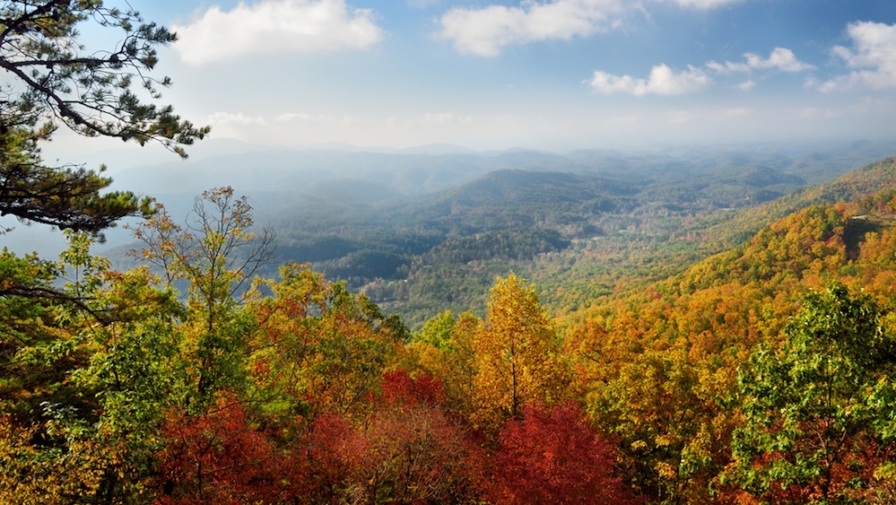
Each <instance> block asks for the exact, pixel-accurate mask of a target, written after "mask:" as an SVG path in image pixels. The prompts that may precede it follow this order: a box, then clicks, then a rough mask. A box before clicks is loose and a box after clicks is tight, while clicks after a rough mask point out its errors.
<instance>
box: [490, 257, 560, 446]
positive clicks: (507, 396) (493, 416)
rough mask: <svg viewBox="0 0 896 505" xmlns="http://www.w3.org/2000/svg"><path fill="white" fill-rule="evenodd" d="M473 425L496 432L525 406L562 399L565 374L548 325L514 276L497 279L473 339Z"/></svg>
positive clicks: (532, 296)
mask: <svg viewBox="0 0 896 505" xmlns="http://www.w3.org/2000/svg"><path fill="white" fill-rule="evenodd" d="M472 343H473V351H474V353H475V364H476V372H475V375H474V377H473V383H472V386H473V391H472V393H473V403H474V412H473V416H472V421H473V423H474V425H477V426H480V427H484V428H495V427H498V426H500V425H501V424H502V423H503V421H505V420H506V419H507V418H509V417H519V416H520V414H521V412H522V407H523V406H524V405H525V404H527V403H532V402H541V403H544V404H546V405H550V404H552V403H556V402H558V401H561V400H563V399H565V398H566V396H567V391H568V386H569V375H570V374H569V372H568V370H567V367H566V366H565V363H564V362H563V361H562V360H561V359H560V355H559V341H558V339H557V336H556V333H555V331H554V327H553V322H552V320H551V318H550V316H549V315H548V313H547V311H546V310H545V309H544V308H543V307H542V306H541V304H540V303H539V301H538V295H537V294H536V293H535V288H534V287H533V286H530V285H528V284H527V283H526V282H525V281H524V280H523V279H520V278H519V277H517V276H516V275H514V274H510V275H509V276H507V277H506V278H500V277H499V278H498V279H497V280H496V282H495V285H494V286H493V287H492V289H491V291H490V296H489V301H488V307H487V313H486V319H485V322H484V324H483V325H482V326H481V328H480V330H479V331H477V332H476V333H475V334H474V336H473V342H472Z"/></svg>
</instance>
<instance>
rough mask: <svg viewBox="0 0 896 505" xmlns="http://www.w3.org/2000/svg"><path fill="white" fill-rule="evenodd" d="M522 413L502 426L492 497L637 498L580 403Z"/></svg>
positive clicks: (594, 504)
mask: <svg viewBox="0 0 896 505" xmlns="http://www.w3.org/2000/svg"><path fill="white" fill-rule="evenodd" d="M522 414H523V418H522V419H521V420H510V421H508V422H507V423H506V424H505V425H504V427H503V428H502V429H501V432H500V439H501V446H500V448H499V449H498V450H497V451H496V452H495V454H494V460H493V464H494V466H493V470H492V471H493V479H492V486H491V488H490V489H489V492H488V498H489V502H490V503H494V504H495V505H527V504H543V503H552V504H557V505H578V504H589V505H600V504H607V505H610V504H612V505H620V504H632V503H638V501H637V500H636V499H634V498H633V496H632V495H631V493H630V492H629V491H628V490H627V489H626V488H625V486H624V485H623V484H622V481H621V479H620V478H618V477H616V476H615V475H614V472H613V462H614V457H613V449H612V446H611V445H610V444H609V443H608V442H607V441H605V440H603V439H601V438H600V437H598V436H597V434H596V433H595V432H594V431H593V430H592V429H591V428H590V427H589V426H588V425H587V424H586V423H585V421H584V419H583V416H582V412H581V410H580V409H579V408H578V407H576V406H575V405H571V404H569V405H564V406H555V407H552V408H543V407H536V406H532V405H528V406H526V407H524V408H523V412H522Z"/></svg>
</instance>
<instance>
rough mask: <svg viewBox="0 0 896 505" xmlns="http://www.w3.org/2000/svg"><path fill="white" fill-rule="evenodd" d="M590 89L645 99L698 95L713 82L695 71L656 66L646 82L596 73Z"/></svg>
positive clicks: (693, 69) (702, 73) (694, 68)
mask: <svg viewBox="0 0 896 505" xmlns="http://www.w3.org/2000/svg"><path fill="white" fill-rule="evenodd" d="M586 82H587V83H588V84H589V85H590V86H591V89H592V90H594V91H595V92H598V93H605V94H610V93H629V94H632V95H635V96H644V95H651V94H652V95H683V94H686V93H693V92H696V91H700V90H702V89H704V88H706V87H708V86H710V85H712V82H713V81H712V79H710V78H709V76H707V75H706V73H705V72H704V71H703V70H701V69H699V68H696V67H692V66H688V69H687V70H684V71H681V72H675V71H674V70H672V69H671V68H669V66H667V65H658V66H655V67H653V69H652V70H651V71H650V77H648V78H647V79H636V78H634V77H632V76H629V75H623V76H617V75H612V74H608V73H606V72H600V71H595V72H594V75H593V76H592V78H591V80H590V81H586Z"/></svg>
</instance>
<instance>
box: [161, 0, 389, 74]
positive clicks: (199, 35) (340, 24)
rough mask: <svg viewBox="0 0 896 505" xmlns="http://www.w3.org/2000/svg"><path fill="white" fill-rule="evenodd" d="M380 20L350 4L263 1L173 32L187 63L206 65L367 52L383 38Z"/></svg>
mask: <svg viewBox="0 0 896 505" xmlns="http://www.w3.org/2000/svg"><path fill="white" fill-rule="evenodd" d="M374 18H375V15H374V13H373V11H371V10H369V9H350V8H349V7H348V6H346V4H345V0H261V1H260V2H258V3H254V4H250V5H247V4H245V3H242V2H240V3H239V4H238V5H237V6H236V7H234V8H233V10H231V11H228V12H224V11H222V10H221V9H220V8H219V7H218V6H213V7H210V8H209V9H208V10H206V11H205V12H204V13H201V14H199V15H197V16H196V18H195V19H194V20H193V22H192V23H190V24H188V25H186V26H176V25H175V26H172V29H173V30H174V31H175V32H176V33H177V35H178V38H179V40H178V41H177V42H176V43H175V45H174V48H175V50H177V51H178V52H179V53H180V57H181V59H182V60H183V61H184V62H186V63H189V64H192V65H201V64H204V63H209V62H214V61H222V60H228V59H234V58H240V57H244V56H248V55H253V54H284V53H307V52H315V51H335V50H351V49H367V48H369V47H371V46H373V45H374V44H377V43H379V42H380V41H381V40H382V39H383V31H382V29H381V28H380V27H379V26H377V24H376V23H375V22H374Z"/></svg>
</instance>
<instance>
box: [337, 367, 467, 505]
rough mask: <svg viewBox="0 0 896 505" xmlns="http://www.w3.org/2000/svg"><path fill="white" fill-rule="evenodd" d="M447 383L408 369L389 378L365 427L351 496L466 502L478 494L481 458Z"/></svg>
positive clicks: (408, 501) (383, 500)
mask: <svg viewBox="0 0 896 505" xmlns="http://www.w3.org/2000/svg"><path fill="white" fill-rule="evenodd" d="M443 401H444V393H443V391H442V389H441V383H440V382H439V381H437V380H434V379H432V378H431V377H428V376H426V375H418V376H417V377H416V378H411V377H410V376H409V375H408V374H407V372H405V371H404V370H400V369H399V370H395V371H393V372H387V373H386V374H385V375H384V377H383V395H382V400H381V401H380V402H378V404H377V406H376V408H375V410H374V411H373V412H372V414H371V415H370V417H369V418H368V420H367V421H366V422H365V423H364V426H363V428H362V429H361V430H360V435H361V437H362V441H363V444H362V446H360V447H359V449H360V450H359V451H358V453H357V454H356V455H355V457H354V460H355V465H354V476H353V485H352V486H351V488H352V490H353V491H352V493H351V496H352V498H353V501H355V502H358V503H372V504H373V503H384V504H385V503H390V504H407V505H411V504H424V503H431V504H436V503H465V502H470V501H472V499H474V498H475V497H476V495H477V488H476V486H477V485H479V484H480V483H479V482H478V481H479V480H480V477H481V476H480V475H479V473H478V470H479V468H481V466H482V465H481V463H480V461H481V458H477V456H478V452H479V451H478V450H477V449H476V447H475V446H474V445H473V444H472V443H470V440H469V439H468V437H467V434H468V430H467V429H466V428H465V427H464V426H463V425H462V424H461V423H460V421H459V419H458V418H456V417H452V416H450V415H449V414H448V412H447V411H446V410H445V409H444V408H443V406H442V402H443Z"/></svg>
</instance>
